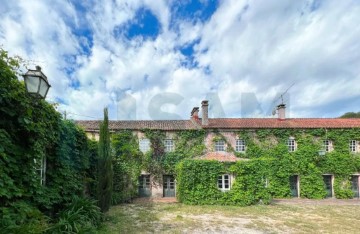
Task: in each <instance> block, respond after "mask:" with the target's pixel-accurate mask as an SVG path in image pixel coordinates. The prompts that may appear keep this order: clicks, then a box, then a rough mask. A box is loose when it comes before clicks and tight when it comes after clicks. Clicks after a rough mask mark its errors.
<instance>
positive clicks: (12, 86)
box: [0, 49, 97, 233]
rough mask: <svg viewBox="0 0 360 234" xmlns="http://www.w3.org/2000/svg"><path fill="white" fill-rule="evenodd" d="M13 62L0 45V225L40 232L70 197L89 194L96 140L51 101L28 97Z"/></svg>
mask: <svg viewBox="0 0 360 234" xmlns="http://www.w3.org/2000/svg"><path fill="white" fill-rule="evenodd" d="M18 67H19V60H18V59H14V58H11V57H9V56H8V54H7V52H6V51H4V50H2V49H0V230H1V231H3V232H4V233H41V232H42V231H43V230H45V229H46V228H47V226H48V222H49V218H55V217H56V216H57V214H58V213H59V211H61V210H63V209H64V208H65V207H66V206H67V205H68V203H70V201H71V200H72V199H73V198H74V197H84V195H85V193H87V194H93V192H92V191H91V189H92V187H93V186H91V184H92V183H94V180H95V178H94V176H93V174H92V168H93V165H92V162H94V161H96V157H97V156H96V155H97V154H96V151H95V152H94V148H96V146H95V147H92V146H91V145H96V143H95V142H92V143H91V142H90V141H89V140H88V139H87V137H86V135H85V132H84V131H83V130H82V129H80V128H79V127H78V126H76V125H75V124H74V123H72V122H71V121H65V120H63V119H62V118H61V115H60V114H59V113H58V112H57V111H56V110H55V108H54V106H53V105H51V104H49V103H47V102H46V101H44V100H36V99H34V98H32V97H30V96H29V95H28V94H27V93H26V91H25V87H24V83H23V82H20V81H19V80H18V78H17V76H16V73H15V71H16V69H17V68H18ZM44 158H46V173H45V174H46V176H45V179H46V180H45V184H44V185H41V183H40V180H41V176H40V172H39V169H40V168H41V163H40V162H41V161H42V160H43V159H44Z"/></svg>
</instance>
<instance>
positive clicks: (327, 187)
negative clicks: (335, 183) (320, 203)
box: [323, 175, 333, 198]
mask: <svg viewBox="0 0 360 234" xmlns="http://www.w3.org/2000/svg"><path fill="white" fill-rule="evenodd" d="M323 179H324V185H325V190H326V197H327V198H329V197H332V196H333V194H332V175H323Z"/></svg>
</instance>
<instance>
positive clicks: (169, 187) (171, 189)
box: [163, 175, 175, 197]
mask: <svg viewBox="0 0 360 234" xmlns="http://www.w3.org/2000/svg"><path fill="white" fill-rule="evenodd" d="M163 180H164V197H175V178H174V176H173V175H164V177H163Z"/></svg>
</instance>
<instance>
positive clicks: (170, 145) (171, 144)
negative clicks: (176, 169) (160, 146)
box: [164, 139, 175, 152]
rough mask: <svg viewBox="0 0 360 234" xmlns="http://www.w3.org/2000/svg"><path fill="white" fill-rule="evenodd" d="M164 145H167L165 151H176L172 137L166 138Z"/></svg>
mask: <svg viewBox="0 0 360 234" xmlns="http://www.w3.org/2000/svg"><path fill="white" fill-rule="evenodd" d="M164 145H165V152H171V151H174V148H175V147H174V141H173V140H171V139H166V140H165V141H164Z"/></svg>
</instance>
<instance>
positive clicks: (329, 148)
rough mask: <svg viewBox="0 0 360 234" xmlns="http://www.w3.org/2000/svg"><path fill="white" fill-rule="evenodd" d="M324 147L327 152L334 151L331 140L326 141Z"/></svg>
mask: <svg viewBox="0 0 360 234" xmlns="http://www.w3.org/2000/svg"><path fill="white" fill-rule="evenodd" d="M323 147H324V150H325V151H326V152H330V151H332V142H331V141H330V140H324V141H323Z"/></svg>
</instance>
